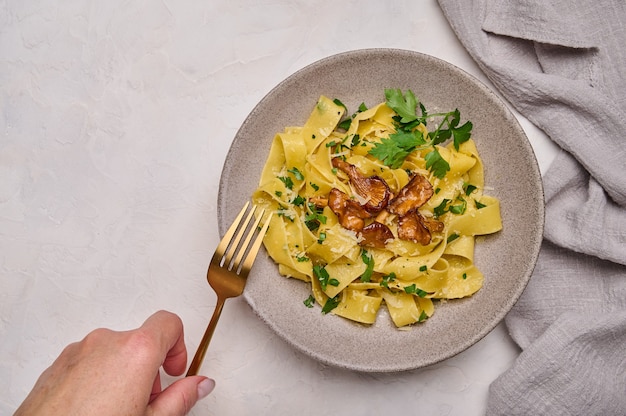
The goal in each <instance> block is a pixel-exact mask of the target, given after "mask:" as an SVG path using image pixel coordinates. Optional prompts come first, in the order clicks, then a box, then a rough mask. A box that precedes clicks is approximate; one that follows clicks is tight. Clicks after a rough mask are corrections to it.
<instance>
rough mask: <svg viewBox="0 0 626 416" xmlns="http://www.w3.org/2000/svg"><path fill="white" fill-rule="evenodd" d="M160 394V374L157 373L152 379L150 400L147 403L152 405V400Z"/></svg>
mask: <svg viewBox="0 0 626 416" xmlns="http://www.w3.org/2000/svg"><path fill="white" fill-rule="evenodd" d="M159 394H161V373H160V372H157V375H156V377H155V378H154V383H153V384H152V391H151V392H150V400H149V401H148V403H152V401H153V400H154V399H156V398H157V397H158V395H159Z"/></svg>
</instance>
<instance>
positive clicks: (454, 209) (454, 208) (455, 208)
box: [448, 197, 467, 215]
mask: <svg viewBox="0 0 626 416" xmlns="http://www.w3.org/2000/svg"><path fill="white" fill-rule="evenodd" d="M457 201H460V202H461V203H460V204H458V205H450V207H449V208H448V211H450V212H451V213H453V214H457V215H462V214H464V213H465V210H466V209H467V201H466V200H465V199H463V198H461V197H457Z"/></svg>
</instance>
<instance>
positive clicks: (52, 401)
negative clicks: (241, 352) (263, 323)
mask: <svg viewBox="0 0 626 416" xmlns="http://www.w3.org/2000/svg"><path fill="white" fill-rule="evenodd" d="M183 338H184V337H183V324H182V322H181V320H180V318H179V317H178V316H176V315H175V314H173V313H170V312H166V311H159V312H157V313H155V314H154V315H152V316H150V317H149V318H148V319H147V320H146V321H145V322H144V324H143V325H142V326H141V327H139V328H137V329H134V330H131V331H124V332H117V331H112V330H109V329H96V330H95V331H93V332H91V333H90V334H89V335H87V336H86V337H85V338H84V339H83V340H82V341H80V342H77V343H74V344H70V345H68V346H67V347H66V348H65V349H64V350H63V352H62V353H61V354H60V355H59V357H58V358H57V359H56V360H55V361H54V363H53V364H52V365H51V366H50V367H49V368H48V369H47V370H45V371H44V372H43V373H42V374H41V376H40V377H39V380H37V382H36V383H35V386H34V387H33V390H32V391H31V392H30V394H29V395H28V396H27V397H26V399H25V400H24V402H23V403H22V405H21V406H20V407H19V408H18V409H17V411H16V413H15V416H22V415H31V416H37V415H49V416H56V415H64V416H71V415H99V416H108V415H116V416H117V415H125V416H126V415H128V416H143V415H151V416H166V415H167V416H179V415H186V414H187V413H188V412H189V411H190V410H191V408H192V407H193V406H194V405H195V404H196V402H197V401H198V400H199V399H201V398H203V397H205V396H206V395H208V394H209V393H210V392H211V391H212V390H213V387H214V386H215V382H214V381H213V380H211V379H209V378H207V377H204V376H190V377H184V378H181V379H179V380H176V381H175V382H174V383H172V384H171V385H169V386H167V387H166V388H164V389H163V388H162V386H161V378H160V367H163V370H164V371H165V372H166V373H167V374H169V375H172V376H179V375H181V374H183V373H184V372H185V369H186V365H187V350H186V348H185V343H184V339H183Z"/></svg>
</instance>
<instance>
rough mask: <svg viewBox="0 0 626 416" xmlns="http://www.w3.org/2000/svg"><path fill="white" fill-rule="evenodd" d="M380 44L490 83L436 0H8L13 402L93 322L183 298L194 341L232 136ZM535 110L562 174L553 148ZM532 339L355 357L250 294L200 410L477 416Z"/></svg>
mask: <svg viewBox="0 0 626 416" xmlns="http://www.w3.org/2000/svg"><path fill="white" fill-rule="evenodd" d="M369 47H394V48H404V49H412V50H416V51H420V52H423V53H427V54H431V55H434V56H437V57H439V58H442V59H444V60H447V61H449V62H451V63H453V64H455V65H457V66H459V67H461V68H463V69H465V70H466V71H468V72H469V73H471V74H473V75H475V76H477V77H478V78H480V79H482V80H483V81H485V78H484V76H483V75H482V74H481V73H480V71H479V70H478V68H477V67H476V66H475V64H474V63H473V61H471V59H470V58H469V56H468V55H467V54H466V52H465V51H464V50H463V48H462V47H461V45H460V43H459V42H458V40H457V39H456V38H455V36H454V34H453V33H452V31H451V29H450V28H449V26H448V24H447V22H446V21H445V19H444V18H443V15H442V14H441V12H440V10H439V8H438V5H437V3H436V2H435V1H433V0H420V1H415V0H405V1H393V2H392V1H389V2H383V1H374V0H360V1H355V0H350V1H316V2H312V1H305V0H300V1H295V0H291V1H289V0H276V1H269V0H263V1H258V0H248V1H242V0H211V1H206V0H205V1H200V0H186V1H179V0H126V1H122V0H107V1H95V0H63V1H61V0H59V1H54V0H47V1H46V0H41V1H34V0H0V114H1V117H0V340H1V342H0V414H11V413H12V412H13V411H14V410H15V408H16V407H17V406H18V405H19V403H20V402H21V401H22V400H23V399H24V397H25V396H26V394H27V393H28V391H29V390H30V388H31V387H32V385H33V384H34V382H35V380H36V379H37V377H38V375H39V374H40V373H41V372H42V371H43V370H44V369H45V368H46V367H47V366H48V365H50V363H51V362H52V361H53V359H54V358H55V357H56V356H57V355H58V354H59V353H60V351H61V350H62V348H63V347H64V346H65V345H66V344H68V343H70V342H73V341H76V340H79V339H81V338H82V337H83V336H84V335H85V334H86V333H87V332H89V331H90V330H92V329H94V328H96V327H100V326H105V327H109V328H112V329H120V330H121V329H130V328H133V327H136V326H137V325H139V324H141V323H142V322H143V320H144V319H145V318H147V317H148V316H149V315H150V314H151V313H153V312H154V311H156V310H158V309H168V310H170V311H173V312H176V313H178V314H179V315H180V316H181V317H182V319H183V321H184V323H185V326H186V340H187V343H188V346H189V350H190V353H193V351H194V350H195V347H196V345H197V343H198V342H199V340H200V337H201V335H202V332H203V331H204V328H205V325H206V324H207V322H208V319H209V317H210V314H211V313H212V310H213V306H214V304H215V296H214V295H213V293H212V291H211V289H210V288H209V286H208V285H207V283H206V280H205V272H206V267H207V264H208V261H209V259H210V256H211V254H212V251H213V249H214V248H215V246H216V245H217V241H218V234H217V225H216V224H217V222H216V200H217V194H218V183H219V177H220V173H221V167H222V164H223V163H224V159H225V157H226V153H227V151H228V148H229V146H230V142H231V140H232V137H233V136H234V134H235V133H236V131H237V129H238V127H239V125H240V124H241V122H242V121H243V120H244V119H245V117H246V116H247V114H248V112H249V111H250V110H251V109H252V108H253V107H254V105H255V104H256V103H257V102H258V100H260V99H261V98H262V97H263V95H264V94H266V93H267V92H268V91H269V90H270V89H271V88H273V87H274V86H275V85H276V84H277V83H278V82H280V81H281V80H282V79H284V78H285V77H287V76H288V75H290V74H292V73H293V72H294V71H296V70H297V69H300V68H301V67H303V66H305V65H307V64H309V63H312V62H314V61H316V60H318V59H320V58H323V57H326V56H328V55H331V54H334V53H337V52H342V51H347V50H351V49H360V48H369ZM521 121H522V125H523V126H524V128H525V129H526V131H527V133H528V135H529V138H530V139H531V142H532V144H533V146H534V147H535V149H536V151H537V155H538V159H539V162H540V165H541V168H542V170H543V171H545V169H546V168H547V166H548V165H549V163H550V161H551V158H552V156H553V153H554V148H553V147H552V146H551V145H550V144H549V143H548V142H547V141H546V139H545V137H544V136H543V135H542V134H540V133H539V132H538V131H537V130H536V129H535V128H533V127H532V126H531V125H530V124H529V123H527V122H526V121H525V120H521ZM265 156H266V155H259V157H263V158H265ZM517 353H518V350H517V349H516V347H515V345H514V344H513V343H512V341H511V340H510V338H509V337H508V335H507V333H506V330H505V328H504V327H503V326H502V325H501V326H499V327H497V328H496V330H494V331H493V332H492V333H491V334H490V335H489V336H487V337H486V338H485V339H484V340H482V341H481V342H479V343H478V344H477V345H475V346H474V347H472V348H471V349H469V350H468V351H466V352H464V353H462V354H460V355H458V356H457V357H454V358H452V359H449V360H447V361H445V362H442V363H440V364H437V365H435V366H432V367H430V368H426V369H423V370H418V371H412V372H406V373H401V374H386V375H372V374H358V373H352V372H347V371H343V370H338V369H336V368H331V367H326V366H324V365H321V364H319V363H317V362H315V361H313V360H311V359H310V358H308V357H307V356H304V355H302V354H300V353H299V352H296V351H294V350H292V349H291V348H290V347H289V346H288V345H287V344H286V343H285V342H283V341H282V340H280V339H278V338H277V337H276V336H275V335H274V334H273V333H272V332H270V330H269V329H268V328H266V327H265V325H264V324H263V323H262V322H261V321H260V320H259V319H257V318H256V317H255V316H254V314H253V313H252V312H251V310H250V308H249V307H248V306H247V304H246V303H245V301H244V300H243V299H241V298H239V299H235V300H232V301H229V303H227V305H226V308H225V310H224V314H223V315H222V319H221V321H220V325H219V326H218V328H217V331H216V334H215V337H214V339H213V343H212V345H211V348H210V350H209V353H208V355H207V359H206V360H205V365H204V367H203V370H202V373H203V374H206V375H209V376H211V377H213V378H215V379H216V380H217V387H216V389H215V391H214V393H213V394H212V395H211V396H209V397H208V398H207V399H205V400H204V401H203V402H201V403H199V404H198V406H197V407H196V408H195V411H194V412H193V414H196V415H201V414H202V415H204V414H214V415H223V416H227V415H249V414H277V415H289V414H302V415H319V414H335V415H348V414H355V415H356V414H358V415H378V414H383V413H384V414H394V413H395V411H403V413H406V409H409V410H410V413H414V414H418V413H421V414H428V415H467V416H471V415H480V414H482V413H483V411H484V408H485V403H486V397H487V389H488V385H489V383H490V382H491V381H492V380H493V379H495V378H496V377H497V376H498V375H499V374H501V373H502V372H503V371H504V370H506V369H507V368H508V367H509V366H510V364H511V362H512V361H513V360H514V359H515V357H516V355H517Z"/></svg>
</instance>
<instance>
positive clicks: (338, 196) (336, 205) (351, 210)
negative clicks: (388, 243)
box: [328, 188, 371, 232]
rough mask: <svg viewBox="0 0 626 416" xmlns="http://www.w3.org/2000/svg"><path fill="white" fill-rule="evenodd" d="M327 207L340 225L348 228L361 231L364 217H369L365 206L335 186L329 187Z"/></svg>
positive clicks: (363, 225)
mask: <svg viewBox="0 0 626 416" xmlns="http://www.w3.org/2000/svg"><path fill="white" fill-rule="evenodd" d="M328 207H329V208H330V209H331V210H332V211H333V212H334V213H335V215H337V218H339V223H340V224H341V226H342V227H343V228H346V229H348V230H352V231H356V232H359V231H361V230H362V229H363V227H365V219H367V218H371V215H370V213H369V212H367V211H366V210H365V208H363V207H362V206H361V205H360V204H359V203H358V202H357V201H355V200H354V199H352V198H350V197H349V196H348V195H346V194H345V193H344V192H342V191H340V190H339V189H337V188H333V189H331V190H330V194H328Z"/></svg>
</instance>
